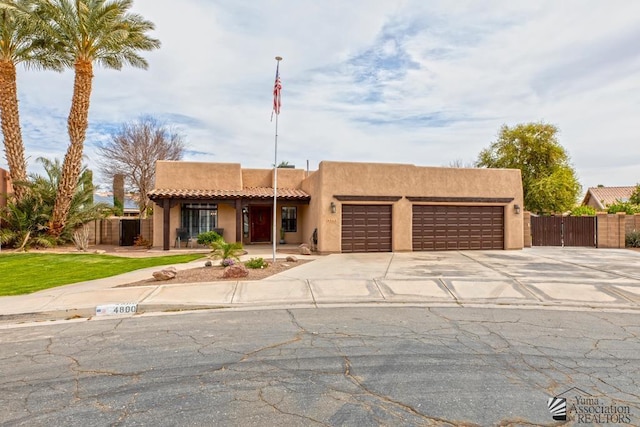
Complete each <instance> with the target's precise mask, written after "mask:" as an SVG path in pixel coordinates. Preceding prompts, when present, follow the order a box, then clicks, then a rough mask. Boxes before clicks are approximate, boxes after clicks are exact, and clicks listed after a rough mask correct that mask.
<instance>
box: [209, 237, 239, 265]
mask: <svg viewBox="0 0 640 427" xmlns="http://www.w3.org/2000/svg"><path fill="white" fill-rule="evenodd" d="M210 246H211V255H210V257H211V258H216V259H217V258H220V259H223V260H225V259H234V260H236V261H240V258H239V256H240V255H242V254H244V249H243V248H242V243H240V242H236V243H227V242H225V241H224V239H223V238H222V237H219V238H218V239H217V240H215V241H213V242H211V244H210Z"/></svg>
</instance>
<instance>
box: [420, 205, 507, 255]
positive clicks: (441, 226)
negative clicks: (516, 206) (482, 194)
mask: <svg viewBox="0 0 640 427" xmlns="http://www.w3.org/2000/svg"><path fill="white" fill-rule="evenodd" d="M412 225H413V231H412V238H413V250H414V251H419V250H462V249H503V248H504V208H503V207H502V206H428V205H414V206H413V223H412Z"/></svg>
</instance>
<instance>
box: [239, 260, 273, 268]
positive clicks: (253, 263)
mask: <svg viewBox="0 0 640 427" xmlns="http://www.w3.org/2000/svg"><path fill="white" fill-rule="evenodd" d="M244 265H245V266H246V267H247V268H265V267H268V266H269V264H267V262H266V261H265V260H264V259H263V258H251V259H250V260H249V261H246V262H245V263H244Z"/></svg>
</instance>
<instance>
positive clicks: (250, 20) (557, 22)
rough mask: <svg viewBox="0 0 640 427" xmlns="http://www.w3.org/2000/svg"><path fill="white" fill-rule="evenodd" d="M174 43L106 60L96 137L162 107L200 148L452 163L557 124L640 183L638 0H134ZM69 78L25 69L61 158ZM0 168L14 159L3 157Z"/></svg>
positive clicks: (34, 134)
mask: <svg viewBox="0 0 640 427" xmlns="http://www.w3.org/2000/svg"><path fill="white" fill-rule="evenodd" d="M134 11H136V12H138V13H140V14H142V15H143V16H144V17H145V18H147V19H149V20H151V21H153V22H154V23H155V24H156V31H155V32H154V33H153V35H154V36H155V37H157V38H159V39H160V40H161V41H162V48H161V49H160V50H158V51H155V52H152V53H148V54H146V55H145V57H146V58H147V59H148V61H149V69H148V70H146V71H145V70H137V69H124V70H122V71H120V72H117V71H112V70H104V69H99V68H96V70H95V78H94V91H93V95H92V99H91V112H90V128H89V132H88V137H87V143H86V154H87V157H88V163H89V164H90V166H91V167H93V168H95V165H96V160H97V156H96V155H95V150H94V147H95V144H96V143H97V142H100V141H104V140H106V139H107V138H108V137H109V132H111V131H113V130H114V129H117V127H118V126H119V125H120V124H121V123H123V122H125V121H128V120H133V119H135V118H137V117H139V116H140V115H143V114H150V115H153V116H156V117H158V118H160V119H162V120H165V121H166V122H167V123H168V124H172V125H175V126H176V127H178V128H179V129H181V131H182V132H184V134H185V135H186V139H187V141H188V143H189V149H190V152H189V153H188V155H187V159H194V160H203V161H230V162H241V163H243V164H244V165H246V166H248V167H269V166H270V165H271V164H272V163H273V143H274V123H273V122H270V111H271V102H272V98H271V97H272V94H271V92H272V87H273V78H274V73H275V60H274V57H275V56H276V55H281V56H283V57H284V61H283V62H282V64H281V76H282V80H283V107H282V114H281V115H280V117H279V159H280V160H288V161H289V162H291V163H294V164H296V165H297V166H299V167H304V166H305V163H306V160H309V161H310V164H311V167H312V168H315V167H317V164H318V162H319V161H321V160H349V161H382V162H386V161H389V162H407V163H414V164H421V165H447V164H449V163H450V162H451V161H453V160H456V159H461V160H462V161H463V162H471V161H472V160H474V159H475V158H476V156H477V154H478V152H479V151H480V150H481V149H482V148H484V147H486V146H487V145H488V144H489V143H490V142H491V141H492V140H494V139H495V136H496V134H497V132H498V130H499V128H500V126H501V125H502V124H509V125H513V124H516V123H519V122H526V121H539V120H544V121H547V122H551V123H554V124H556V125H557V126H558V127H559V128H560V130H561V134H560V141H561V143H562V144H563V145H564V146H565V147H566V148H567V150H568V151H569V154H570V155H571V158H572V161H573V164H574V166H575V167H576V169H577V171H578V174H579V176H580V178H581V181H582V184H583V185H584V186H585V187H587V186H595V185H597V184H604V185H630V184H635V183H636V182H638V181H640V177H639V176H638V170H639V169H640V144H638V143H637V142H636V140H637V135H638V134H640V132H639V131H640V124H638V123H640V121H638V120H637V115H638V105H640V78H639V77H638V76H639V75H640V73H639V71H640V45H638V43H637V42H636V41H637V40H638V39H639V38H640V3H638V2H635V1H633V0H616V1H614V2H601V1H596V0H589V1H586V0H585V1H583V0H569V1H564V2H557V1H553V0H548V1H538V2H512V1H508V0H493V1H487V2H477V1H456V2H451V1H445V0H438V1H419V0H406V1H390V0H371V1H365V0H354V1H350V2H343V1H337V0H329V1H323V2H316V1H311V0H299V1H296V2H291V1H284V0H273V1H268V2H267V1H262V2H260V1H258V2H256V1H248V0H245V1H234V2H228V1H211V0H183V1H181V2H175V1H170V0H137V1H136V2H135V4H134ZM72 84H73V74H72V73H71V72H65V73H63V74H56V73H51V72H34V71H24V70H20V71H19V81H18V85H19V96H20V108H21V115H22V116H21V117H22V124H23V132H24V140H25V143H26V148H27V154H28V155H29V156H30V166H32V169H34V170H35V169H36V167H37V165H35V162H34V161H33V159H35V157H37V156H41V155H46V156H47V157H50V158H52V157H59V158H62V156H63V155H64V151H65V150H66V145H67V141H68V138H67V136H66V116H67V114H68V109H69V103H70V99H71V91H72ZM3 162H4V159H3V160H2V161H1V162H0V167H6V165H5V164H4V163H3Z"/></svg>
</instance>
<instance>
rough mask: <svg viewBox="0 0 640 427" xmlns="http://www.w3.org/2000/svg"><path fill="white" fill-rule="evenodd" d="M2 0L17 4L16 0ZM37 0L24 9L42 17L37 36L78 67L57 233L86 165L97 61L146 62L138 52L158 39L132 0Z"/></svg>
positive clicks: (55, 217)
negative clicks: (151, 35) (85, 149)
mask: <svg viewBox="0 0 640 427" xmlns="http://www.w3.org/2000/svg"><path fill="white" fill-rule="evenodd" d="M3 3H10V4H13V5H16V3H18V2H17V1H12V2H8V1H3ZM35 3H36V4H37V7H35V8H31V9H24V8H22V9H21V10H22V11H25V12H28V13H29V15H30V19H33V20H36V21H38V28H39V31H38V33H37V36H38V41H40V44H41V46H43V48H44V49H46V50H49V51H50V52H51V54H52V55H55V56H56V57H57V58H59V60H60V62H61V63H62V64H63V65H64V66H65V67H67V68H73V70H74V72H75V79H74V84H73V96H72V100H71V109H70V112H69V118H68V120H67V128H68V132H69V146H68V148H67V152H66V154H65V157H64V161H63V165H62V175H61V176H60V183H59V186H58V191H57V195H56V201H55V205H54V208H53V213H52V217H51V221H50V225H49V232H50V233H51V234H52V235H53V236H59V235H60V234H61V233H62V232H63V230H64V228H65V224H66V222H67V216H68V213H69V209H70V206H71V202H72V199H73V195H74V193H75V186H76V185H77V183H78V177H79V176H80V172H81V169H82V155H83V149H84V141H85V137H86V131H87V127H88V124H89V123H88V115H89V101H90V97H91V90H92V80H93V64H94V63H97V64H99V65H102V66H105V67H107V68H112V69H116V70H120V69H121V68H122V67H123V66H124V65H131V66H134V67H139V68H147V66H148V64H147V61H146V60H145V59H144V58H143V57H142V56H140V55H139V52H141V51H150V50H153V49H157V48H158V47H160V42H159V41H158V40H156V39H154V38H151V37H149V36H148V35H147V33H148V32H149V31H152V30H153V29H154V25H153V23H152V22H150V21H147V20H145V19H143V18H142V17H141V16H140V15H137V14H134V13H130V12H129V9H130V8H131V6H132V4H133V1H132V0H49V1H35ZM51 49H54V50H51Z"/></svg>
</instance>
